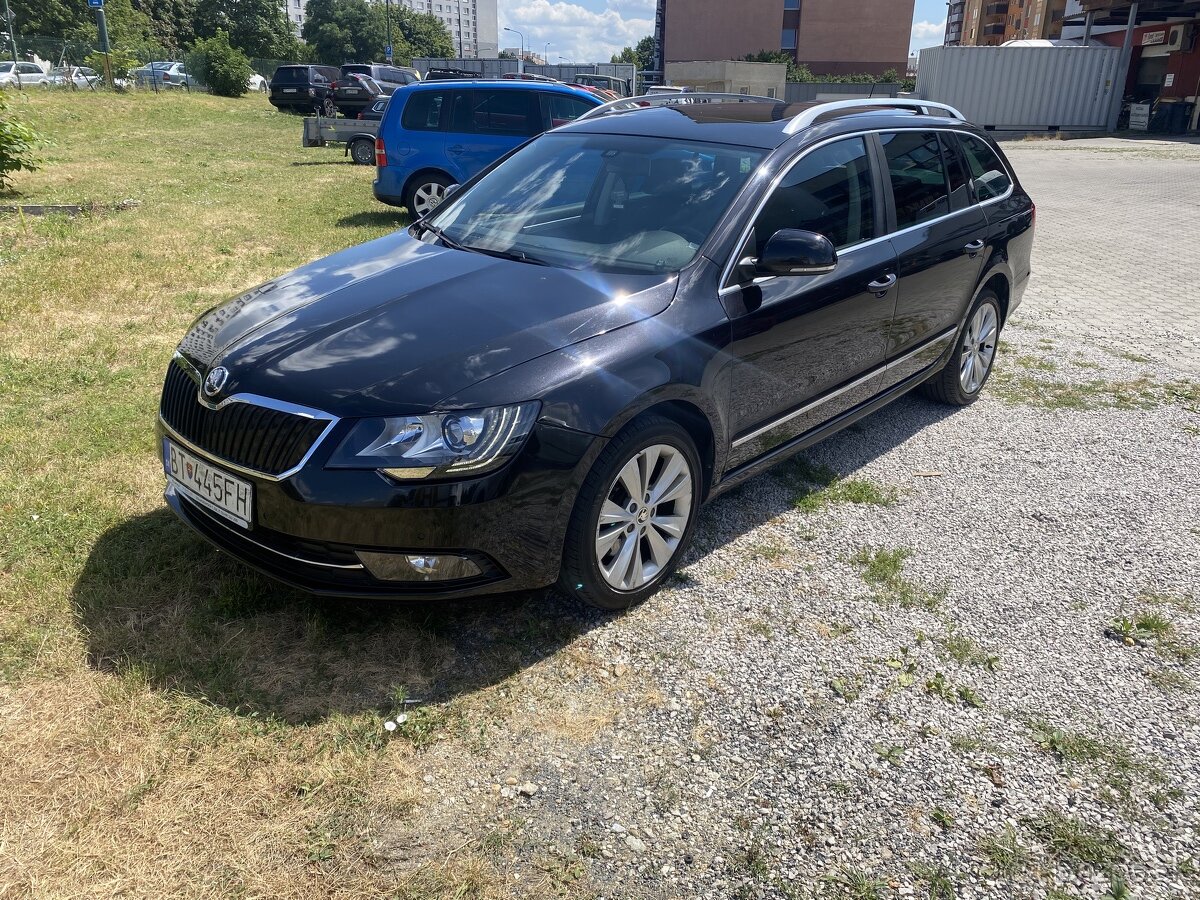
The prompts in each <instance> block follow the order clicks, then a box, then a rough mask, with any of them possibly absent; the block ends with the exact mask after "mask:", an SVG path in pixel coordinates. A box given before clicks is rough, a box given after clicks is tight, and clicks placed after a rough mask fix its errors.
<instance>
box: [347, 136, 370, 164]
mask: <svg viewBox="0 0 1200 900" xmlns="http://www.w3.org/2000/svg"><path fill="white" fill-rule="evenodd" d="M350 158H351V159H352V160H354V161H355V162H356V163H358V165H360V166H373V165H375V142H374V141H368V140H367V139H366V138H359V139H358V140H357V141H355V142H354V143H353V144H351V145H350Z"/></svg>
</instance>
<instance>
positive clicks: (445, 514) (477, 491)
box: [158, 422, 604, 599]
mask: <svg viewBox="0 0 1200 900" xmlns="http://www.w3.org/2000/svg"><path fill="white" fill-rule="evenodd" d="M158 433H159V439H160V446H161V440H162V438H163V437H164V432H163V426H162V423H161V422H160V423H159V426H158ZM603 444H604V440H603V439H601V438H597V437H595V436H593V435H589V434H584V433H581V432H577V431H572V430H570V429H565V428H559V427H556V426H551V425H544V424H540V423H539V424H538V425H537V426H536V427H535V428H534V430H533V433H532V434H531V435H530V437H529V441H528V442H527V444H526V445H525V447H524V448H523V449H522V451H521V453H520V454H519V455H518V456H517V458H516V459H514V460H513V461H512V462H511V463H509V464H508V465H507V466H505V467H504V468H503V469H501V470H500V471H498V472H494V473H491V474H488V475H485V476H482V477H479V478H474V479H471V480H469V481H461V482H441V483H433V484H420V483H414V484H410V485H397V484H394V483H392V482H391V481H390V480H388V479H387V478H385V477H384V476H382V475H380V474H378V473H377V472H374V471H354V470H326V469H323V468H322V467H321V462H320V460H321V457H322V454H317V456H316V457H315V458H314V461H312V462H310V463H309V464H308V465H307V466H306V467H305V468H303V469H301V470H300V471H299V472H297V473H296V474H295V475H293V476H291V477H290V478H287V479H285V480H283V481H272V480H269V479H266V478H255V477H247V476H246V475H245V474H242V473H239V477H241V478H245V479H246V480H248V481H250V482H251V483H252V484H253V485H254V522H253V523H252V527H251V528H250V529H248V530H247V529H244V528H241V527H240V526H238V525H235V524H233V523H231V522H228V521H227V520H225V519H223V518H221V517H219V516H217V515H214V514H213V513H210V512H209V511H208V510H206V509H205V508H204V507H203V506H201V505H200V504H198V503H196V502H195V501H194V500H192V499H191V498H189V497H188V496H187V494H186V493H185V492H182V491H180V490H178V489H176V488H175V487H174V485H172V484H171V483H170V482H168V486H167V491H166V494H165V499H166V501H167V504H168V505H169V506H170V507H171V509H172V510H173V511H174V512H175V514H176V515H177V516H178V517H179V518H180V519H181V520H182V521H183V522H184V523H186V524H187V525H188V526H190V527H191V528H192V529H193V530H195V531H196V532H197V533H198V534H200V535H201V536H202V537H203V538H205V539H206V540H208V541H209V542H210V543H212V544H214V545H215V546H216V547H217V548H219V549H221V550H224V551H225V552H227V553H229V554H230V555H231V556H233V557H235V558H237V559H239V560H241V561H242V562H244V563H246V564H248V565H250V566H252V567H254V568H256V569H258V570H259V571H261V572H263V573H265V574H267V575H269V576H271V577H272V578H275V579H277V580H279V581H282V582H285V583H287V584H290V585H292V586H294V587H297V588H300V589H302V590H305V591H309V592H311V593H315V594H322V595H329V596H339V597H397V598H402V597H408V598H420V597H438V598H444V599H453V598H458V597H473V596H479V595H484V594H492V593H502V592H509V591H521V590H534V589H537V588H542V587H546V586H547V585H550V584H553V583H554V581H555V580H556V579H557V578H558V570H559V565H560V562H561V558H562V547H563V539H564V536H565V534H566V528H567V520H568V518H569V516H570V513H571V509H572V507H573V505H574V498H575V495H576V493H577V491H578V489H579V485H580V484H581V483H582V480H583V477H584V476H585V475H586V474H587V471H588V469H589V468H590V467H591V465H592V462H593V461H594V460H595V458H596V455H597V454H598V453H599V452H600V450H601V449H602V447H603ZM205 455H207V454H205ZM209 458H210V459H211V461H212V463H213V465H216V466H221V465H222V463H221V460H220V459H217V458H215V457H209ZM358 550H367V551H377V552H407V553H453V554H458V555H465V556H468V557H469V558H471V559H472V560H473V561H475V562H476V563H477V565H478V567H479V569H480V571H481V574H480V575H478V576H475V577H472V578H469V579H460V580H458V581H445V582H436V581H427V582H421V581H384V580H380V579H377V578H375V577H374V576H372V575H371V573H370V571H369V570H368V569H367V568H365V567H364V566H363V565H362V564H361V561H360V560H359V558H358V557H357V556H356V553H355V551H358Z"/></svg>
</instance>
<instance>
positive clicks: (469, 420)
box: [326, 400, 540, 480]
mask: <svg viewBox="0 0 1200 900" xmlns="http://www.w3.org/2000/svg"><path fill="white" fill-rule="evenodd" d="M539 407H540V404H539V403H538V402H537V401H536V400H535V401H533V402H532V403H519V404H517V405H516V406H494V407H492V408H491V409H469V410H459V411H455V412H445V413H430V414H429V415H425V416H398V417H396V418H391V419H363V420H362V421H361V422H359V423H358V424H357V425H355V426H354V428H353V429H352V430H351V431H350V433H349V434H348V435H346V439H345V440H344V441H342V443H341V444H339V445H338V448H337V449H336V450H335V451H334V452H333V456H331V457H330V458H329V462H328V463H326V466H327V467H328V468H333V469H379V470H380V471H382V472H384V473H385V474H387V475H390V476H391V477H392V478H396V479H400V480H409V479H415V478H431V477H432V478H437V477H440V476H443V475H460V474H461V475H479V474H482V473H483V472H487V471H490V470H491V469H496V468H499V467H500V466H502V465H504V463H506V462H507V461H508V460H510V459H512V457H513V456H514V455H515V454H516V452H517V451H518V450H520V449H521V445H522V444H524V443H525V439H526V438H527V437H529V432H530V431H531V430H532V429H533V423H534V422H535V421H536V420H537V415H538V409H539Z"/></svg>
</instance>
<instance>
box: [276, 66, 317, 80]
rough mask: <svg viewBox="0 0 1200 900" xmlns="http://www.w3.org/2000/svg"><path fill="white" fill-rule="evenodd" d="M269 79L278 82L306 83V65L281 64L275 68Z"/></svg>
mask: <svg viewBox="0 0 1200 900" xmlns="http://www.w3.org/2000/svg"><path fill="white" fill-rule="evenodd" d="M271 80H272V81H278V82H279V83H280V84H308V80H309V74H308V67H307V66H283V67H282V68H279V69H276V70H275V74H274V75H273V76H271Z"/></svg>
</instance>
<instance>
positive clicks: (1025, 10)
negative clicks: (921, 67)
mask: <svg viewBox="0 0 1200 900" xmlns="http://www.w3.org/2000/svg"><path fill="white" fill-rule="evenodd" d="M950 6H951V7H954V6H961V7H962V20H961V25H960V26H959V27H960V38H959V41H958V43H960V44H962V45H964V46H978V47H996V46H999V45H1000V44H1003V43H1004V42H1005V41H1031V40H1054V39H1056V38H1058V37H1060V36H1061V35H1062V25H1063V15H1064V13H1065V12H1066V7H1067V0H966V2H964V3H951V4H950ZM947 23H949V19H947ZM946 30H947V38H948V37H949V30H950V26H949V24H947V26H946ZM946 43H950V41H949V39H947V41H946Z"/></svg>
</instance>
